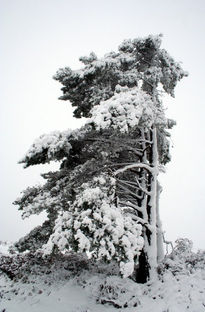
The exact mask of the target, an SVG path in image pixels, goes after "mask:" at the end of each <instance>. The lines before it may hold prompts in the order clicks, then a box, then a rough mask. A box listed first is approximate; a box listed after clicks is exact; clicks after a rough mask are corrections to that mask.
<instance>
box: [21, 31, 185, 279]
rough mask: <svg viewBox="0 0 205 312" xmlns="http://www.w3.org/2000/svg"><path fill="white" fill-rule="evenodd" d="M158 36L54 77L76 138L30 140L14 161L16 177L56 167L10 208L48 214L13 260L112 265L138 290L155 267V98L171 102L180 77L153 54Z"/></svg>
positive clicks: (160, 147)
mask: <svg viewBox="0 0 205 312" xmlns="http://www.w3.org/2000/svg"><path fill="white" fill-rule="evenodd" d="M160 45H161V36H160V35H159V36H149V37H146V38H138V39H134V40H126V41H124V42H123V43H122V44H121V45H120V46H119V49H118V52H111V53H109V54H106V55H105V56H104V57H103V58H100V59H98V58H97V56H96V55H95V54H94V53H91V54H90V56H88V57H81V58H80V60H81V61H82V63H83V64H84V67H83V68H82V69H80V70H71V69H70V68H68V67H66V68H63V69H60V70H59V71H58V72H57V73H56V75H55V76H54V79H56V80H57V81H59V82H60V83H61V84H62V85H63V88H62V92H63V95H62V96H61V99H62V100H69V101H70V102H71V104H72V105H73V106H74V107H75V110H74V117H76V118H81V117H86V118H87V121H86V124H85V125H84V126H83V127H82V128H80V129H77V130H73V131H71V130H68V131H64V132H53V133H51V134H48V135H42V136H41V137H40V138H39V139H37V140H36V141H35V142H34V143H33V145H32V146H31V148H30V149H29V151H28V152H27V154H26V155H25V157H24V158H23V159H22V160H21V161H20V162H21V163H23V164H24V166H25V167H28V166H31V165H37V164H44V163H49V162H50V161H53V160H55V161H59V163H60V168H59V170H58V171H56V172H48V173H46V174H43V175H42V176H43V178H44V179H45V180H46V182H45V184H44V185H40V186H37V187H29V188H27V189H26V190H25V191H24V192H23V194H22V196H21V198H19V199H17V200H16V201H15V204H17V205H19V210H21V211H22V216H23V218H25V217H29V216H30V215H31V214H39V213H40V212H42V211H46V212H47V217H48V218H47V220H46V221H45V222H44V223H43V225H42V226H39V227H37V228H35V229H34V230H32V231H31V232H30V233H29V234H28V235H27V236H25V237H24V238H22V239H20V241H19V242H17V243H16V247H17V248H18V249H19V251H25V250H30V251H32V252H37V251H42V252H43V253H44V254H51V253H53V254H55V253H66V252H70V251H75V252H80V253H81V252H86V253H87V255H88V256H89V257H92V258H94V259H96V260H105V261H116V262H117V263H118V264H119V267H120V271H121V274H122V275H123V276H130V275H131V274H133V270H134V268H136V280H137V281H138V282H146V281H147V279H148V278H153V277H154V276H155V274H156V267H157V264H158V262H159V261H160V260H161V259H162V258H163V240H162V228H161V222H160V216H159V204H158V203H159V194H160V192H161V186H160V185H159V182H158V180H157V176H158V174H159V172H160V170H164V169H163V168H164V165H165V164H166V163H167V162H168V161H170V155H169V136H170V134H169V132H168V129H170V128H172V126H173V125H174V124H175V122H174V121H173V120H170V119H167V118H166V116H165V110H164V108H163V105H162V101H161V97H162V95H163V93H167V94H170V95H171V96H174V88H175V86H176V84H177V81H179V80H180V79H182V78H183V77H184V76H187V73H186V72H184V71H183V69H182V68H181V66H180V65H179V64H178V63H176V62H175V61H174V60H173V58H172V57H170V56H169V54H168V53H167V52H166V51H165V50H164V49H161V48H160Z"/></svg>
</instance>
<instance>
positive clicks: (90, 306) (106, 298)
mask: <svg viewBox="0 0 205 312" xmlns="http://www.w3.org/2000/svg"><path fill="white" fill-rule="evenodd" d="M3 251H4V252H6V248H5V246H3V247H2V246H1V248H0V252H1V255H3V253H2V252H3ZM193 259H194V258H193V255H192V261H193ZM82 263H83V262H81V264H80V262H79V263H76V267H74V265H73V264H72V265H71V264H70V267H69V263H67V262H64V264H63V265H61V266H58V267H56V266H53V270H47V271H46V269H42V267H41V268H40V271H38V269H36V274H34V273H30V274H28V273H25V276H23V278H21V279H19V280H18V279H16V280H15V279H13V280H11V279H9V277H8V276H7V275H6V274H5V273H3V272H1V271H0V298H1V299H0V312H22V311H24V312H98V311H99V312H101V311H105V312H114V311H125V312H138V311H139V312H183V311H190V312H202V311H205V270H204V268H201V267H200V266H201V264H200V265H198V268H197V267H196V268H194V269H193V268H192V269H191V268H190V267H189V266H186V269H185V266H184V267H182V263H181V262H180V259H178V260H175V261H173V260H172V259H168V260H167V262H166V265H168V264H169V266H170V268H171V269H170V270H164V272H163V273H161V274H160V279H159V280H156V281H154V282H152V283H151V282H149V283H147V284H136V283H135V282H134V281H132V280H131V279H129V278H124V279H123V278H120V277H119V276H116V275H112V274H113V273H114V274H115V270H114V267H112V266H110V267H109V266H107V267H106V266H98V267H97V268H96V267H89V269H88V268H83V265H82ZM200 263H202V262H200ZM203 263H204V262H203ZM43 270H44V273H42V272H43ZM171 271H172V272H171ZM174 271H175V275H174V274H173V272H174Z"/></svg>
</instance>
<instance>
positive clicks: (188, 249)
mask: <svg viewBox="0 0 205 312" xmlns="http://www.w3.org/2000/svg"><path fill="white" fill-rule="evenodd" d="M192 247H193V243H192V241H191V240H189V239H188V238H180V239H177V240H176V242H175V247H174V249H173V251H172V252H171V253H170V254H168V255H167V256H166V257H165V258H164V260H163V262H162V264H161V265H160V266H159V272H161V273H162V272H165V271H169V272H171V273H172V274H173V275H179V274H180V275H190V274H193V273H195V272H196V271H198V270H199V271H200V270H205V251H203V250H199V251H197V252H194V251H192Z"/></svg>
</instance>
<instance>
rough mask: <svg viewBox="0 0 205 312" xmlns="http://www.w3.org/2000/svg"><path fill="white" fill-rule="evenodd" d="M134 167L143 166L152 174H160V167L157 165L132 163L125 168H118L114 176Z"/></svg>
mask: <svg viewBox="0 0 205 312" xmlns="http://www.w3.org/2000/svg"><path fill="white" fill-rule="evenodd" d="M134 168H142V169H146V170H147V171H149V172H150V173H151V174H153V175H154V174H158V168H156V167H151V166H149V165H147V164H142V163H135V164H131V165H127V166H125V167H123V168H120V169H118V170H116V171H115V172H114V176H116V175H118V174H119V173H123V172H125V171H127V170H129V169H134Z"/></svg>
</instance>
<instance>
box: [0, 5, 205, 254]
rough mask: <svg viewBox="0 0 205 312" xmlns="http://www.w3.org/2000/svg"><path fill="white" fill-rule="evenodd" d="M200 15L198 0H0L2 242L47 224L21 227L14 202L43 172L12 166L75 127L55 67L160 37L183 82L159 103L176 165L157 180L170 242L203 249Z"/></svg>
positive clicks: (203, 43)
mask: <svg viewBox="0 0 205 312" xmlns="http://www.w3.org/2000/svg"><path fill="white" fill-rule="evenodd" d="M204 16H205V1H204V0H192V1H190V0H172V1H170V0H144V1H142V0H140V1H138V0H126V1H124V0H123V1H122V0H103V1H98V0H86V1H85V0H75V1H72V0H0V45H1V49H0V69H1V71H0V89H1V90H0V147H1V150H0V164H1V168H0V170H1V171H0V240H11V241H15V240H17V239H19V238H20V237H22V236H23V235H25V234H26V233H28V232H29V230H30V229H32V228H33V227H34V225H37V224H39V223H40V222H41V220H42V219H43V216H42V217H37V218H36V217H32V218H31V219H26V220H24V221H22V220H21V216H20V212H19V211H18V210H17V207H16V206H13V205H12V202H13V201H14V200H15V199H16V197H18V196H19V194H20V191H22V190H23V189H25V188H26V187H27V186H29V185H34V184H36V183H38V182H40V181H41V178H40V176H39V173H40V172H43V171H46V170H48V166H47V167H46V168H44V167H45V166H36V167H32V168H28V169H23V168H22V166H21V165H18V164H17V162H18V160H19V159H20V158H22V156H23V155H24V154H25V152H26V151H27V149H28V148H29V146H30V145H31V144H32V142H33V140H34V139H35V138H36V137H38V136H39V135H41V134H43V133H48V132H50V131H53V130H65V129H67V128H74V127H78V126H80V124H81V121H78V120H77V121H76V120H75V119H74V118H73V117H72V109H71V108H70V105H69V103H68V102H62V101H59V100H58V97H59V96H60V95H61V92H60V88H61V86H60V84H58V83H57V82H56V81H54V80H53V79H52V76H53V75H54V74H55V72H56V71H57V69H58V68H60V67H64V66H70V67H71V68H72V69H77V68H79V67H80V66H81V64H80V63H79V62H78V58H79V57H80V56H82V55H88V54H89V53H90V52H91V51H94V52H95V53H96V54H97V55H98V56H103V55H104V54H105V53H107V52H110V51H111V50H116V49H117V47H118V45H119V44H120V43H121V42H122V41H123V40H124V39H129V38H131V39H133V38H136V37H143V36H147V35H149V34H159V33H162V34H163V35H164V37H163V43H162V47H163V48H165V49H166V50H167V51H168V52H169V53H170V54H171V56H173V57H174V58H175V60H177V61H181V62H182V66H183V68H184V69H185V70H187V71H188V72H189V77H188V78H184V79H183V81H181V82H180V83H179V84H178V86H177V88H176V92H175V95H176V96H175V99H173V98H171V99H169V98H166V99H165V100H164V104H165V106H166V107H167V108H168V109H167V115H168V117H170V118H173V119H175V120H176V121H177V126H176V127H175V129H174V130H172V145H173V148H172V150H171V154H172V162H171V163H170V164H169V165H168V167H167V173H166V174H163V175H162V176H161V177H160V181H161V184H162V186H163V189H164V190H163V193H162V196H161V201H160V205H161V218H162V222H163V228H164V230H165V232H166V238H167V239H168V240H172V241H174V240H175V239H177V238H178V237H188V238H189V239H191V240H193V242H194V245H195V248H203V249H205V240H204V236H205V235H204V224H205V207H204V206H205V204H204V203H205V188H204V186H205V185H204V184H205V183H204V176H205V164H204V163H205V142H204V140H205V117H204V116H205V103H204V90H205V82H204V70H205V36H204V31H205V18H204Z"/></svg>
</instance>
